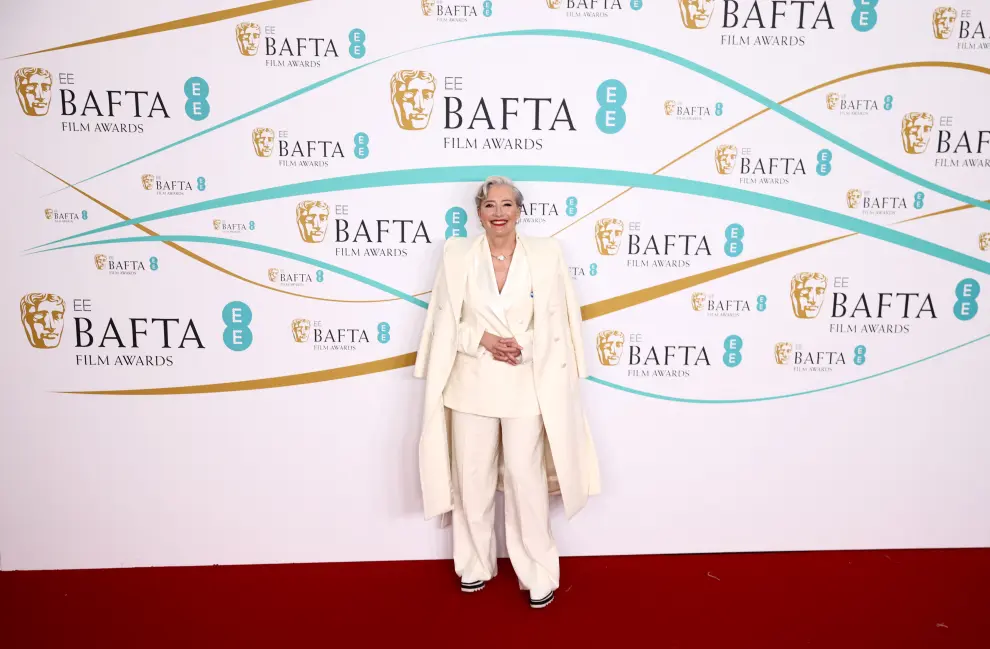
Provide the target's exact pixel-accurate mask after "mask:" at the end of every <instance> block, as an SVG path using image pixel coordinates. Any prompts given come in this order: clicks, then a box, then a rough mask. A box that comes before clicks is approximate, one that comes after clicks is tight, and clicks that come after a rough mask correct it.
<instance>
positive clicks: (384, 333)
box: [378, 322, 392, 344]
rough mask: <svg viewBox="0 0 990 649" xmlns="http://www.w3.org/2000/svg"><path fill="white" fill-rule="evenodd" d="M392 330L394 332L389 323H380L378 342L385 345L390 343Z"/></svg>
mask: <svg viewBox="0 0 990 649" xmlns="http://www.w3.org/2000/svg"><path fill="white" fill-rule="evenodd" d="M391 330H392V327H390V326H389V325H388V323H387V322H379V323H378V342H380V343H383V344H384V343H387V342H388V341H390V340H392V336H391V335H389V332H390V331H391Z"/></svg>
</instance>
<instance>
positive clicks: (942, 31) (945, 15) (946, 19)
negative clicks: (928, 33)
mask: <svg viewBox="0 0 990 649" xmlns="http://www.w3.org/2000/svg"><path fill="white" fill-rule="evenodd" d="M957 15H958V14H957V12H956V10H955V9H953V8H952V7H937V8H936V9H935V11H934V12H933V13H932V31H934V32H935V38H937V39H939V40H942V41H944V40H945V39H947V38H949V37H950V36H952V27H953V26H954V25H955V24H956V16H957Z"/></svg>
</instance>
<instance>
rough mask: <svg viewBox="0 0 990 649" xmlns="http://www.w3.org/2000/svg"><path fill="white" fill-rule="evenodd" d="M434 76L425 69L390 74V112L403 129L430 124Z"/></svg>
mask: <svg viewBox="0 0 990 649" xmlns="http://www.w3.org/2000/svg"><path fill="white" fill-rule="evenodd" d="M436 89H437V80H436V78H435V77H434V76H433V75H432V74H430V73H429V72H427V71H426V70H399V71H398V72H396V73H395V74H393V75H392V81H391V96H392V112H393V113H394V114H395V123H396V124H398V125H399V128H401V129H403V130H405V131H421V130H423V129H424V128H426V127H427V126H429V125H430V115H431V114H432V113H433V95H434V93H435V92H436Z"/></svg>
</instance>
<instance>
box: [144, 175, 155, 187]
mask: <svg viewBox="0 0 990 649" xmlns="http://www.w3.org/2000/svg"><path fill="white" fill-rule="evenodd" d="M141 186H142V187H144V188H145V189H152V188H154V186H155V176H154V174H144V175H143V176H141Z"/></svg>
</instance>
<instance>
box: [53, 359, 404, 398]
mask: <svg viewBox="0 0 990 649" xmlns="http://www.w3.org/2000/svg"><path fill="white" fill-rule="evenodd" d="M415 363H416V352H409V353H408V354H402V355H401V356H392V357H390V358H383V359H381V360H377V361H371V362H369V363H358V364H357V365H346V366H344V367H334V368H332V369H329V370H317V371H315V372H306V373H304V374H290V375H288V376H276V377H274V378H267V379H251V380H248V381H232V382H230V383H212V384H208V385H184V386H180V387H177V388H145V389H140V390H91V391H86V392H59V393H57V394H100V395H127V396H161V395H165V394H207V393H211V394H212V393H216V392H241V391H244V390H264V389H267V388H285V387H290V386H294V385H307V384H309V383H322V382H323V381H336V380H338V379H349V378H352V377H355V376H364V375H366V374H377V373H378V372H387V371H389V370H395V369H399V368H400V367H410V366H412V365H414V364H415Z"/></svg>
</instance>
